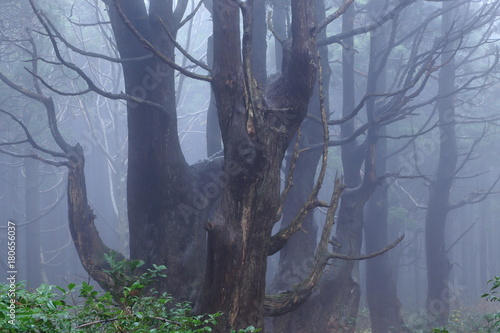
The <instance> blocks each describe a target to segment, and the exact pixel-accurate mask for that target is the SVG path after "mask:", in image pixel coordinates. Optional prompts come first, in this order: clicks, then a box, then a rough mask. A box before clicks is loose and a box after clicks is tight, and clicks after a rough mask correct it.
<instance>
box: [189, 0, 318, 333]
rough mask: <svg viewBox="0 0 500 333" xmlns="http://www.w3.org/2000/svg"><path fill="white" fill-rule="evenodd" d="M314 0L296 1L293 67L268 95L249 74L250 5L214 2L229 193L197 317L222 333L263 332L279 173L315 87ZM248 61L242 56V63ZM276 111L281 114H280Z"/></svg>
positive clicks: (213, 233)
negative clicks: (214, 317)
mask: <svg viewBox="0 0 500 333" xmlns="http://www.w3.org/2000/svg"><path fill="white" fill-rule="evenodd" d="M313 8H314V6H313V4H312V1H309V0H308V1H294V2H293V4H292V13H293V17H294V23H293V24H292V31H293V36H294V39H293V42H292V47H291V54H292V56H291V59H290V62H289V67H288V68H286V69H285V71H284V72H283V74H282V76H281V77H280V78H279V79H277V80H276V81H275V82H273V83H271V84H270V85H269V86H268V87H266V89H265V90H262V89H260V87H259V86H258V83H257V82H258V81H256V80H255V78H254V73H253V71H252V65H251V64H252V56H251V55H252V29H251V26H252V24H251V22H252V13H253V8H252V5H251V2H246V3H245V4H243V5H242V7H241V12H242V14H243V29H244V30H243V41H242V43H241V45H242V46H241V48H240V22H239V11H240V8H239V6H238V5H237V4H236V2H234V1H231V0H217V1H214V3H213V29H214V34H213V35H214V68H213V80H212V87H213V91H214V95H215V98H216V102H217V109H218V113H219V121H220V128H221V132H222V140H223V142H224V168H223V170H224V173H225V174H226V176H227V180H228V181H227V183H226V186H225V187H224V188H223V189H222V194H221V202H220V205H219V206H218V208H217V210H216V211H215V214H214V216H213V217H212V218H211V220H210V221H209V222H208V223H207V224H206V229H207V231H208V253H207V263H206V272H205V279H204V282H203V286H202V292H201V295H200V298H199V300H198V302H197V305H196V309H195V310H196V311H197V312H201V313H212V312H216V311H222V312H223V313H224V314H225V315H224V316H223V317H221V318H220V320H219V323H218V325H217V327H216V331H217V332H224V333H226V332H230V331H231V330H232V329H235V330H238V329H242V328H246V327H247V326H248V325H254V326H256V327H262V326H263V313H262V311H263V309H262V307H263V302H264V295H265V276H266V263H267V254H268V248H269V244H270V237H271V229H272V226H273V225H274V223H275V219H276V214H277V211H278V208H279V206H280V195H279V194H280V193H279V190H280V169H281V163H282V160H283V156H284V153H285V150H286V148H287V147H288V144H289V143H290V141H291V139H292V137H293V135H294V134H295V132H296V130H297V128H298V126H299V125H300V123H301V122H302V120H303V119H304V117H305V114H306V112H307V105H308V102H309V98H310V96H311V93H312V88H313V86H314V82H315V81H314V80H315V72H316V66H315V57H316V54H315V40H314V37H313V36H312V35H311V31H312V30H311V29H312V25H313V17H312V16H313V14H312V13H313ZM242 55H243V57H242ZM273 110H286V111H278V112H282V114H276V113H275V112H274V111H273Z"/></svg>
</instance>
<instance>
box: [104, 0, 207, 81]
mask: <svg viewBox="0 0 500 333" xmlns="http://www.w3.org/2000/svg"><path fill="white" fill-rule="evenodd" d="M113 3H114V4H115V7H116V11H117V13H118V14H119V15H120V17H121V18H122V20H123V22H124V23H125V24H126V25H127V27H128V28H129V29H130V31H131V32H132V33H133V34H134V35H135V36H136V37H137V39H139V41H140V42H141V43H142V45H144V47H145V48H146V49H148V50H149V51H151V52H153V54H154V55H155V56H157V57H158V58H159V59H161V60H162V61H163V62H165V63H166V64H167V65H169V66H170V67H172V68H173V69H175V70H177V71H179V72H180V73H182V74H184V75H186V76H188V77H190V78H192V79H196V80H201V81H207V82H210V81H211V80H212V78H211V77H210V76H206V75H199V74H196V73H193V72H190V71H188V70H185V69H184V68H182V67H181V66H179V65H177V64H176V63H175V62H174V61H172V60H171V59H169V58H168V57H167V56H165V55H164V54H163V53H161V52H160V51H159V50H158V49H157V48H156V47H154V46H153V44H151V43H150V42H149V41H148V40H147V39H146V38H144V37H143V36H142V35H141V33H140V32H139V31H138V30H137V29H136V28H135V27H134V25H133V24H132V23H131V22H130V20H129V19H128V18H127V15H125V13H124V12H123V9H122V8H121V6H120V3H119V2H118V0H113Z"/></svg>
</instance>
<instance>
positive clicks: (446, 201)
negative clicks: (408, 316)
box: [425, 2, 458, 325]
mask: <svg viewBox="0 0 500 333" xmlns="http://www.w3.org/2000/svg"><path fill="white" fill-rule="evenodd" d="M451 6H452V4H450V3H447V2H444V3H443V8H444V9H445V12H444V14H443V23H442V33H443V35H447V34H448V32H449V29H450V27H452V26H453V25H454V24H456V22H455V19H456V18H455V17H454V15H453V13H454V12H455V11H451V10H450V9H451V8H452V7H451ZM453 50H454V46H453V43H449V44H448V45H446V46H445V48H444V50H443V55H442V56H441V64H442V67H441V69H440V71H439V95H440V96H441V99H440V100H439V101H438V111H439V125H440V126H439V131H440V137H439V138H440V143H439V161H438V166H437V170H436V175H435V178H434V179H433V180H432V182H431V184H430V188H429V202H428V205H427V214H426V217H425V248H426V258H427V283H428V290H427V309H428V313H429V314H430V315H431V321H432V322H434V323H435V324H437V325H444V324H446V322H447V320H448V316H449V311H450V303H449V299H450V295H449V293H450V290H449V285H448V275H449V273H450V269H451V264H450V261H449V259H448V255H447V252H446V236H445V234H446V231H445V230H446V218H447V216H448V212H449V210H450V191H451V187H452V185H453V180H454V178H455V170H456V166H457V158H458V151H457V139H456V134H455V105H454V95H453V94H452V92H453V91H454V89H455V57H454V55H455V53H454V51H453Z"/></svg>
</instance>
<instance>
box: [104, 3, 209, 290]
mask: <svg viewBox="0 0 500 333" xmlns="http://www.w3.org/2000/svg"><path fill="white" fill-rule="evenodd" d="M118 3H119V6H120V8H121V10H122V11H123V13H124V14H125V15H126V16H127V18H128V19H129V20H130V22H131V24H133V25H134V27H135V28H136V29H137V31H138V32H139V33H140V34H141V35H142V36H143V37H144V38H146V39H147V40H149V41H150V42H151V43H152V44H153V45H154V46H155V47H156V48H157V50H159V51H160V52H162V53H163V54H164V55H165V56H166V57H168V58H170V59H171V60H174V45H173V43H172V42H171V41H170V40H169V38H168V36H167V34H166V33H158V31H163V29H164V28H163V26H162V24H161V22H160V21H159V20H160V19H161V20H162V21H163V23H165V24H166V26H167V28H168V29H169V31H170V33H171V34H172V35H173V36H175V33H176V30H177V24H178V19H177V18H176V17H174V13H173V10H172V7H171V6H172V4H171V3H170V6H169V4H168V3H167V2H164V1H158V0H154V1H151V2H150V8H149V13H151V15H150V16H148V14H147V12H146V7H145V4H144V3H143V2H142V1H134V2H131V1H118ZM109 11H110V18H111V22H112V26H113V31H114V33H115V38H116V41H117V45H118V49H119V52H120V56H121V57H122V58H123V59H126V58H134V57H141V56H146V55H148V54H149V52H148V51H147V50H146V49H145V48H144V46H143V45H142V44H141V43H140V41H139V40H138V39H137V37H136V36H134V35H133V33H132V32H131V31H130V29H129V27H127V26H126V24H125V23H124V22H123V20H122V17H121V16H120V15H119V12H118V10H117V8H116V7H115V4H110V6H109ZM152 31H155V33H151V32H152ZM123 70H124V78H125V92H126V93H127V94H129V95H132V96H134V97H137V98H140V99H144V100H147V101H148V102H154V103H156V104H157V105H158V107H155V106H150V105H146V104H143V103H133V102H128V103H127V114H128V141H129V147H128V177H127V204H128V219H129V231H130V256H131V258H132V259H141V260H144V261H145V262H146V264H147V265H151V264H163V265H166V266H167V267H168V270H169V271H168V276H169V278H168V279H164V280H162V281H163V282H162V284H159V285H157V286H156V287H157V288H159V289H160V290H165V291H168V292H170V293H171V294H172V295H173V296H174V297H175V298H177V299H186V298H187V296H188V295H189V294H191V292H192V291H193V290H192V287H193V285H194V283H195V281H196V280H197V279H199V278H200V277H201V274H202V272H203V265H204V262H203V257H204V253H205V235H204V231H203V229H202V225H203V223H204V222H205V221H206V218H207V215H208V207H209V206H210V204H211V201H212V199H214V197H213V196H211V195H206V193H204V190H203V188H200V185H199V180H198V177H197V175H196V173H195V171H194V169H192V168H190V167H189V165H188V164H187V163H186V161H185V159H184V156H183V154H182V151H181V148H180V143H179V140H178V131H177V116H176V108H175V82H174V71H173V69H172V68H171V67H169V66H168V65H167V64H165V63H163V62H162V61H160V60H159V59H157V58H155V57H152V56H151V57H150V58H148V59H145V60H141V61H134V62H126V63H123Z"/></svg>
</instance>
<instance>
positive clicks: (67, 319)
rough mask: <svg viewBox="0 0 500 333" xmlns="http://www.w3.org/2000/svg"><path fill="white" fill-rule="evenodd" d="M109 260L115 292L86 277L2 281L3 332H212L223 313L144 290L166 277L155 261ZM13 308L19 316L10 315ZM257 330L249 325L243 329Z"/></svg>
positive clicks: (0, 294)
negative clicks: (64, 282)
mask: <svg viewBox="0 0 500 333" xmlns="http://www.w3.org/2000/svg"><path fill="white" fill-rule="evenodd" d="M106 259H107V260H108V262H109V264H110V267H111V268H110V270H109V271H108V273H109V274H110V275H111V276H112V278H113V283H114V287H113V289H114V294H113V295H112V294H111V293H110V292H105V293H103V292H98V291H97V290H95V289H94V287H93V286H91V285H89V284H88V283H86V282H83V283H82V284H81V285H80V286H76V285H75V284H74V283H70V284H69V285H68V286H67V287H66V289H65V288H61V287H57V286H49V285H41V286H40V287H38V288H37V289H35V290H27V289H26V285H25V284H24V283H20V284H17V285H16V288H15V291H14V292H13V290H11V289H10V286H9V285H7V284H3V283H2V284H0V322H1V323H4V324H2V332H5V333H7V332H8V333H14V332H29V333H32V332H33V333H38V332H40V333H42V332H43V333H56V332H57V333H59V332H76V333H79V332H80V333H82V332H94V331H98V332H106V333H115V332H139V333H140V332H148V333H149V332H166V333H168V332H176V333H181V332H182V333H194V332H196V333H204V332H212V327H213V325H215V324H216V319H217V317H219V316H220V315H221V314H219V313H217V314H210V315H202V316H191V315H190V311H191V307H190V305H189V304H188V303H177V304H174V300H173V299H172V297H171V296H169V295H167V294H166V293H163V294H161V295H159V294H158V293H156V292H155V291H150V292H149V293H148V294H147V295H142V292H143V290H144V289H145V287H146V286H148V285H149V284H151V283H152V282H153V281H154V280H155V279H156V278H160V277H164V276H165V275H164V274H162V271H163V270H165V269H166V268H165V266H153V269H147V270H146V272H145V273H143V274H141V275H139V276H135V275H134V272H136V271H137V269H138V268H139V267H141V266H142V265H143V264H144V263H143V262H142V261H139V260H131V261H125V260H124V261H116V260H115V257H114V256H113V255H110V256H107V257H106ZM130 273H132V274H130ZM116 291H119V293H116ZM12 302H14V303H12ZM11 304H14V305H11ZM14 307H15V320H11V318H13V317H11V313H12V312H11V309H13V308H14ZM257 331H258V330H256V329H255V328H253V327H249V328H247V329H245V330H242V331H240V333H244V332H247V333H250V332H257Z"/></svg>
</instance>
